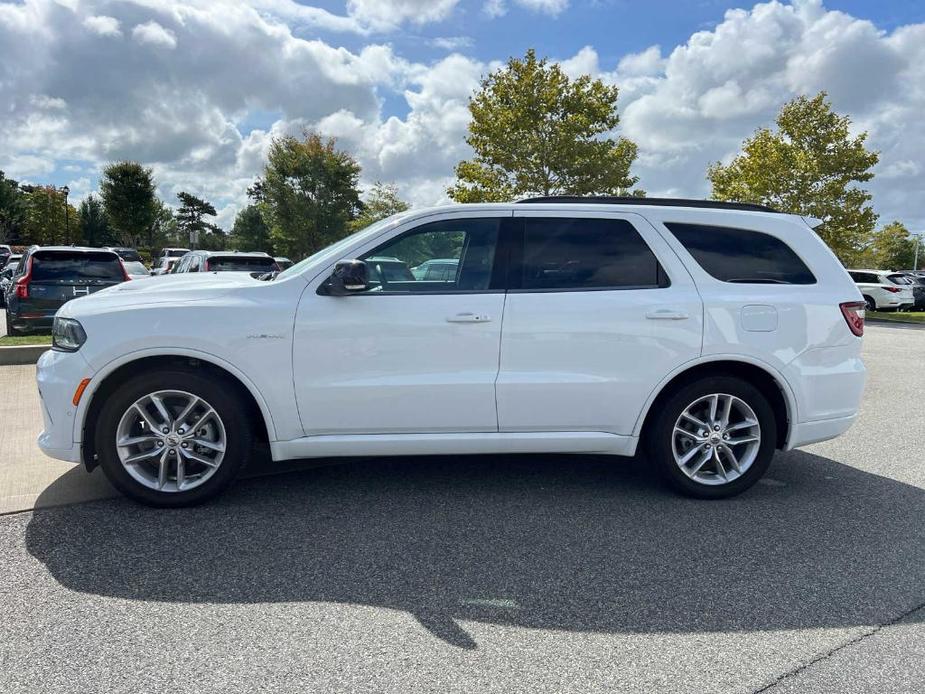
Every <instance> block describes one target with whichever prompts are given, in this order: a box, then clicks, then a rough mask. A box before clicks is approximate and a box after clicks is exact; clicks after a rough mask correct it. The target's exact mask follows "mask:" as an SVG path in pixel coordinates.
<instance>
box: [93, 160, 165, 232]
mask: <svg viewBox="0 0 925 694" xmlns="http://www.w3.org/2000/svg"><path fill="white" fill-rule="evenodd" d="M100 197H101V198H102V200H103V209H104V210H105V213H106V220H107V222H108V223H109V226H110V228H111V229H112V231H113V233H114V234H115V236H116V238H117V239H118V241H119V243H121V244H123V245H125V246H133V247H140V246H141V245H142V244H144V243H146V244H147V246H148V248H151V247H152V246H154V234H155V221H156V216H157V213H158V209H157V198H156V196H155V185H154V174H153V172H152V171H151V169H149V168H145V167H144V166H142V165H141V164H139V163H138V162H136V161H118V162H115V163H113V164H109V165H108V166H107V167H106V168H105V169H103V176H102V178H101V179H100Z"/></svg>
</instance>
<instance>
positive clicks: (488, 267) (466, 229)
mask: <svg viewBox="0 0 925 694" xmlns="http://www.w3.org/2000/svg"><path fill="white" fill-rule="evenodd" d="M499 224H500V220H499V219H459V220H446V221H442V222H432V223H430V224H424V225H422V226H420V227H418V228H416V229H414V230H412V231H410V232H407V233H405V234H402V235H401V236H399V237H398V238H396V239H392V240H391V241H389V242H387V243H385V244H383V245H382V246H380V247H379V248H377V249H375V250H374V251H372V252H370V253H367V254H366V255H364V256H363V257H362V258H360V260H363V261H364V262H365V263H366V266H367V269H368V272H369V280H370V289H369V291H371V292H444V291H480V290H485V289H488V287H489V285H490V283H491V275H492V270H493V268H494V260H495V247H496V246H497V243H498V227H499ZM435 259H442V260H443V261H444V263H443V265H445V266H448V267H451V268H452V271H449V272H443V273H440V274H439V275H438V276H437V277H433V276H432V275H431V273H430V272H428V268H430V266H431V265H433V263H429V262H428V261H431V260H435Z"/></svg>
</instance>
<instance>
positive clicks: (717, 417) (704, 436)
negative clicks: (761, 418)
mask: <svg viewBox="0 0 925 694" xmlns="http://www.w3.org/2000/svg"><path fill="white" fill-rule="evenodd" d="M760 447H761V425H760V424H759V423H758V417H757V416H756V415H755V412H754V411H753V410H752V408H751V407H749V405H748V403H746V402H745V401H744V400H742V399H741V398H738V397H736V396H735V395H729V394H726V393H713V394H711V395H704V396H703V397H700V398H698V399H697V400H695V401H694V402H692V403H691V404H690V405H688V406H687V407H686V408H684V410H683V411H682V412H681V416H679V417H678V419H677V421H676V422H675V425H674V429H673V432H672V437H671V450H672V454H673V455H674V461H675V464H676V465H677V466H678V468H679V469H680V470H681V472H683V473H684V474H685V475H686V476H687V477H689V478H690V479H692V480H694V481H695V482H699V483H700V484H705V485H712V486H715V485H722V484H728V483H730V482H732V481H734V480H736V479H738V478H740V477H741V476H742V475H744V474H745V473H746V472H747V471H748V469H749V468H750V467H751V466H752V463H754V462H755V459H756V458H757V456H758V449H759V448H760Z"/></svg>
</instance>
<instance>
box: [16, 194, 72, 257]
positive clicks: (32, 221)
mask: <svg viewBox="0 0 925 694" xmlns="http://www.w3.org/2000/svg"><path fill="white" fill-rule="evenodd" d="M22 191H23V196H24V198H25V223H24V225H23V233H22V237H21V239H20V240H21V241H22V242H23V243H25V244H31V243H38V244H42V245H46V246H49V245H54V244H57V243H64V242H65V223H66V218H65V198H64V193H62V192H61V191H59V190H58V189H57V188H55V187H54V186H23V187H22ZM67 215H68V216H69V217H70V219H72V220H76V219H77V210H75V209H74V207H73V206H72V205H68V206H67Z"/></svg>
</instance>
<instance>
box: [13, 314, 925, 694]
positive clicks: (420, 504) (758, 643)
mask: <svg viewBox="0 0 925 694" xmlns="http://www.w3.org/2000/svg"><path fill="white" fill-rule="evenodd" d="M866 353H867V361H868V366H869V368H870V370H871V383H870V387H869V388H868V392H867V396H866V399H865V404H864V409H863V414H862V417H861V419H860V421H859V422H858V424H857V425H856V426H855V428H854V429H853V430H852V431H851V432H850V433H849V435H847V436H845V437H843V438H841V439H839V440H836V441H832V442H829V443H826V444H820V445H817V446H813V447H811V448H809V449H807V450H805V451H797V452H792V453H789V454H785V455H779V456H778V458H777V460H776V462H775V463H774V464H773V466H772V468H771V471H770V474H769V476H768V478H767V479H766V480H765V481H764V482H763V483H762V484H759V485H758V486H757V487H756V488H755V489H753V490H752V491H750V492H749V493H747V494H745V495H743V496H741V497H739V498H737V499H734V500H730V501H726V502H713V503H710V502H698V501H692V500H687V499H682V498H679V497H676V496H674V495H672V494H670V493H668V492H665V491H664V490H663V489H662V488H661V487H660V486H658V485H657V484H656V483H655V481H654V480H653V479H651V477H650V475H649V474H648V472H647V470H646V467H645V464H644V461H641V460H636V461H628V462H627V461H619V460H617V461H613V460H610V459H606V458H603V459H602V458H582V457H563V456H554V457H546V458H537V457H505V458H487V457H480V458H440V459H427V460H418V461H410V460H408V461H405V460H391V461H355V462H352V463H348V464H344V465H336V466H329V467H322V468H316V469H311V470H305V471H301V472H296V473H288V474H284V475H276V476H270V477H262V478H259V479H251V480H247V481H245V482H242V483H241V484H239V485H237V486H236V487H235V488H234V489H233V490H232V491H231V493H229V494H228V495H226V496H225V497H223V498H222V499H220V500H219V501H217V502H216V503H213V504H211V505H208V506H205V507H202V508H198V509H192V510H184V511H173V512H165V511H154V510H150V509H146V508H142V507H139V506H136V505H134V504H131V503H129V502H127V501H125V500H123V499H110V500H103V501H98V502H94V503H86V504H77V505H71V506H66V507H58V508H44V509H39V510H36V511H34V512H28V513H19V514H12V515H8V516H6V517H3V518H0V576H2V581H0V614H2V615H3V632H4V633H3V636H4V638H3V639H2V640H0V691H3V692H26V691H74V692H77V691H81V692H85V691H120V692H121V691H125V692H138V691H145V692H155V691H171V692H186V691H190V692H193V691H196V692H229V691H253V690H257V689H260V690H261V691H263V692H277V691H279V692H282V691H319V692H322V691H323V692H333V691H344V692H346V691H377V692H380V691H385V692H411V691H426V692H474V691H492V692H561V691H575V692H598V691H600V692H615V691H644V692H653V691H670V692H758V691H769V692H775V693H779V692H814V691H816V692H867V691H876V692H912V691H921V683H922V682H923V681H925V627H923V622H925V521H923V519H925V468H923V462H922V453H923V446H922V444H921V432H922V431H923V430H925V416H923V414H922V413H923V409H922V408H921V404H920V403H921V393H922V384H923V376H922V374H921V358H922V355H923V354H925V331H915V330H904V329H896V328H880V327H871V328H869V335H868V339H867V341H866ZM89 479H92V477H88V476H86V475H85V474H84V473H82V472H81V471H79V470H76V469H75V470H73V471H71V472H68V473H66V474H65V475H64V476H62V477H61V478H60V479H59V480H58V481H56V482H53V483H52V484H51V485H50V486H49V487H48V489H47V490H46V491H45V492H42V494H41V495H40V498H39V501H40V503H41V502H43V497H44V496H45V495H46V494H49V495H54V494H56V493H57V491H56V488H57V487H59V486H60V485H71V484H77V483H78V482H77V480H89Z"/></svg>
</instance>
